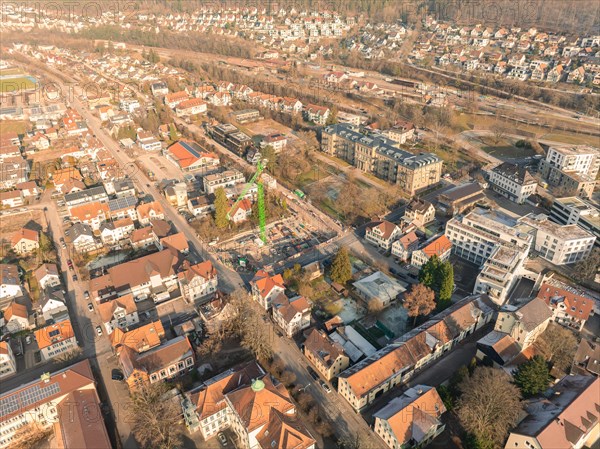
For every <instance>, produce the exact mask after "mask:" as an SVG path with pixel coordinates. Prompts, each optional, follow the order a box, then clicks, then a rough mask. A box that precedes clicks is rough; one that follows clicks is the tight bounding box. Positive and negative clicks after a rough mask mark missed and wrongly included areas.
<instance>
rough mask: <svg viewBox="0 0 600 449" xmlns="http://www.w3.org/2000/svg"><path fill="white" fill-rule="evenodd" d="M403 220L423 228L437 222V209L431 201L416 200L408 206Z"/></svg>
mask: <svg viewBox="0 0 600 449" xmlns="http://www.w3.org/2000/svg"><path fill="white" fill-rule="evenodd" d="M402 220H404V221H406V222H407V223H411V224H414V225H415V226H416V227H418V228H422V227H424V226H425V225H427V224H429V223H431V222H432V221H434V220H435V208H434V207H433V204H431V203H430V202H429V201H426V200H422V199H420V198H414V199H412V200H411V202H410V203H408V205H407V206H406V209H405V210H404V216H403V217H402Z"/></svg>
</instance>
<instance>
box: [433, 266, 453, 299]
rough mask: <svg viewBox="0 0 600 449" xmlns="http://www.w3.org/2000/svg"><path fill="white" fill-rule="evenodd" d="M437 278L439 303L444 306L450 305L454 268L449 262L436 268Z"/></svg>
mask: <svg viewBox="0 0 600 449" xmlns="http://www.w3.org/2000/svg"><path fill="white" fill-rule="evenodd" d="M437 274H438V277H439V285H440V291H439V293H438V298H439V301H440V302H441V303H442V304H444V305H448V304H450V299H451V298H452V290H453V289H454V267H453V266H452V264H451V263H450V262H444V263H442V264H441V265H440V267H439V268H438V273H437Z"/></svg>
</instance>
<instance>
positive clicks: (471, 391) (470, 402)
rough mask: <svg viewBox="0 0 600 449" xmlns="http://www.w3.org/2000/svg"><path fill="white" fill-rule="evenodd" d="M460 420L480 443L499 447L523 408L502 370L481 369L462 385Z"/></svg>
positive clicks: (518, 396) (518, 394)
mask: <svg viewBox="0 0 600 449" xmlns="http://www.w3.org/2000/svg"><path fill="white" fill-rule="evenodd" d="M459 390H460V392H461V397H460V400H459V402H458V417H459V419H460V421H461V423H462V425H463V426H464V428H465V429H466V430H467V431H468V432H470V433H472V434H473V435H475V436H476V437H477V439H478V440H480V441H482V442H486V443H488V444H490V445H494V447H495V446H500V445H501V444H502V442H503V441H504V438H505V437H506V434H507V433H508V430H509V429H510V428H511V427H512V426H514V425H516V424H517V422H518V420H519V412H520V411H521V409H522V405H521V399H520V394H521V393H520V392H519V389H518V388H517V387H516V386H515V385H514V384H512V383H511V377H510V376H509V375H508V374H506V373H505V372H504V371H502V370H498V369H494V368H489V367H479V368H477V369H476V370H475V372H474V373H473V375H472V376H470V377H467V378H465V379H464V380H463V381H462V382H461V384H460V385H459Z"/></svg>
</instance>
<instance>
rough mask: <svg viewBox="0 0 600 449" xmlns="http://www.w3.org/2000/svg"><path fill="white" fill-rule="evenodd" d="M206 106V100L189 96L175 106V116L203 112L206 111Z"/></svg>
mask: <svg viewBox="0 0 600 449" xmlns="http://www.w3.org/2000/svg"><path fill="white" fill-rule="evenodd" d="M206 110H207V106H206V102H205V101H204V100H202V99H200V98H191V99H189V100H185V101H182V102H181V103H179V104H178V105H177V107H176V108H175V113H176V114H177V117H188V116H190V115H196V114H204V113H206Z"/></svg>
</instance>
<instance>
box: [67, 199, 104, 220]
mask: <svg viewBox="0 0 600 449" xmlns="http://www.w3.org/2000/svg"><path fill="white" fill-rule="evenodd" d="M69 211H70V214H71V217H73V218H76V219H78V220H80V221H87V220H93V219H94V218H97V217H106V216H107V215H108V212H109V211H108V204H106V203H101V202H99V201H95V202H93V203H85V204H81V205H78V206H74V207H71V208H70V209H69Z"/></svg>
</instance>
